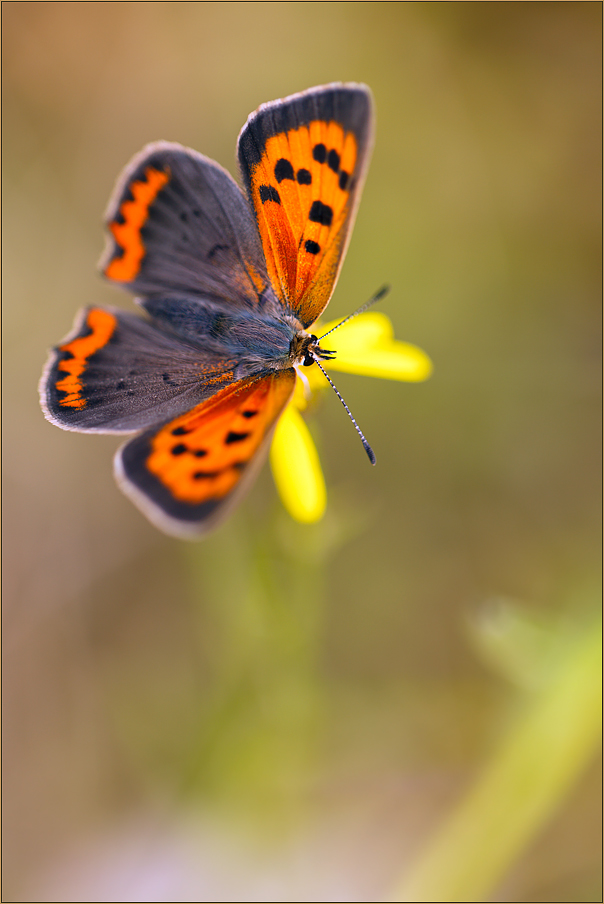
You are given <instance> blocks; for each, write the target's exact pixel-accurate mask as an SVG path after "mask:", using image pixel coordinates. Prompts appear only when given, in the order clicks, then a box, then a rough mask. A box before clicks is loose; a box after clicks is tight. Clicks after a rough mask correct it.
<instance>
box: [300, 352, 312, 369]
mask: <svg viewBox="0 0 604 904" xmlns="http://www.w3.org/2000/svg"><path fill="white" fill-rule="evenodd" d="M314 363H315V359H314V357H313V356H312V355H311V354H310V352H306V354H305V356H304V361H303V362H302V366H303V367H310V366H311V364H314Z"/></svg>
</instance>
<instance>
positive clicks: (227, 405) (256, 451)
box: [115, 369, 295, 537]
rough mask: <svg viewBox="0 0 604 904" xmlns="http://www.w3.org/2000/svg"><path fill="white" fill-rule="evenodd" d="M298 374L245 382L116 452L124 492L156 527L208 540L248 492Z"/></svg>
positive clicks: (289, 371)
mask: <svg viewBox="0 0 604 904" xmlns="http://www.w3.org/2000/svg"><path fill="white" fill-rule="evenodd" d="M294 383H295V372H294V370H293V369H287V370H282V371H278V372H275V373H272V374H268V375H265V376H261V377H248V378H246V379H245V380H241V381H239V382H237V383H233V384H232V385H231V386H228V387H225V388H224V389H222V390H221V391H220V392H218V393H217V394H216V395H214V396H212V397H211V398H209V399H207V401H205V402H202V403H201V404H200V405H197V406H196V407H195V408H193V409H192V410H191V411H188V412H187V413H186V414H182V415H180V416H179V417H176V418H173V419H172V420H170V421H168V422H167V423H164V424H163V425H162V426H161V427H159V428H155V429H150V430H147V431H145V432H144V433H141V434H139V435H138V436H136V437H135V438H134V439H132V440H130V441H129V442H128V443H126V445H124V446H122V448H121V449H119V450H118V453H117V455H116V458H115V473H116V477H117V479H118V482H119V483H120V485H121V487H122V489H123V490H124V492H125V493H126V495H127V496H129V497H130V498H131V499H132V500H133V502H134V503H135V504H136V505H137V506H138V507H139V508H140V509H141V510H142V511H143V512H144V514H145V515H147V517H148V518H149V519H150V520H151V521H152V522H153V523H154V524H156V525H157V526H158V527H160V528H161V529H162V530H164V531H166V532H167V533H171V534H174V535H175V536H183V537H194V536H199V535H200V534H203V533H205V532H206V531H207V530H208V529H209V528H210V527H214V526H215V524H216V522H217V521H218V520H220V518H221V517H222V516H223V515H224V514H225V513H226V512H227V511H228V510H229V509H230V507H231V505H232V504H233V503H234V502H235V501H237V500H238V499H239V497H240V495H241V493H242V492H243V490H244V489H246V488H247V486H248V485H249V483H250V481H251V479H252V478H253V477H254V476H255V474H256V471H257V469H258V468H259V467H260V465H261V464H262V462H263V460H264V454H263V453H264V452H265V451H266V449H267V446H268V440H269V439H270V436H271V433H272V430H273V427H274V426H275V424H276V422H277V419H278V417H279V415H280V414H281V412H282V411H283V409H284V408H285V406H286V405H287V403H288V401H289V399H290V398H291V394H292V392H293V389H294Z"/></svg>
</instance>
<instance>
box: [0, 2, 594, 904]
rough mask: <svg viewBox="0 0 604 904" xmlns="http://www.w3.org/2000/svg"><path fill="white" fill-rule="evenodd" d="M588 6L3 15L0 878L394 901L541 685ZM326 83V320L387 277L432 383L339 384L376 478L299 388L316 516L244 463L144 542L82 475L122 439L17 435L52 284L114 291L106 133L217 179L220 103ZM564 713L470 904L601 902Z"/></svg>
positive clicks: (585, 747) (586, 80)
mask: <svg viewBox="0 0 604 904" xmlns="http://www.w3.org/2000/svg"><path fill="white" fill-rule="evenodd" d="M601 16H602V9H601V4H599V3H590V2H586V3H582V2H578V3H564V2H563V3H548V2H545V3H522V2H520V3H511V4H507V3H381V2H376V3H364V2H360V3H348V2H343V3H296V2H294V3H253V2H251V3H179V2H176V3H145V2H143V3H52V2H51V3H13V2H5V3H3V5H2V24H3V51H4V53H3V75H4V79H3V91H4V94H3V100H4V123H3V124H4V130H3V138H4V180H3V188H4V194H3V201H4V231H3V238H4V259H3V260H4V284H3V288H4V293H3V299H4V305H3V308H4V423H5V429H4V526H5V530H4V556H5V558H4V632H3V637H4V682H3V694H4V697H3V699H4V732H3V741H4V795H3V803H4V858H5V859H4V900H27V899H29V900H39V901H42V900H80V901H81V900H133V901H141V900H212V901H216V900H225V901H228V900H258V901H262V900H264V901H267V900H298V901H300V900H318V901H325V900H327V901H332V900H333V901H339V900H341V901H350V900H385V899H386V898H387V897H388V896H389V895H394V896H396V894H397V893H396V892H395V891H393V890H394V889H395V888H396V887H397V883H400V882H403V884H404V882H405V881H406V879H405V877H408V876H409V875H410V874H411V873H412V872H413V869H414V867H415V866H416V865H417V864H418V862H419V861H420V860H421V858H422V856H424V854H425V851H426V850H429V849H430V846H431V844H432V841H431V839H433V837H434V834H435V833H436V832H437V831H438V830H439V827H440V826H442V825H443V820H445V819H446V816H447V814H449V813H450V812H451V811H452V810H453V811H454V810H455V808H456V807H457V806H459V805H460V802H463V801H464V800H466V799H467V798H466V795H467V794H468V793H469V789H471V788H472V787H473V785H474V782H475V781H477V780H478V777H479V776H480V775H482V774H483V773H484V770H485V769H487V770H488V768H489V764H490V763H492V762H494V761H496V760H497V757H499V756H505V743H506V738H509V737H510V736H511V735H513V734H514V731H515V730H516V728H515V726H516V725H517V724H518V723H517V720H518V719H522V718H523V717H524V716H523V714H526V713H527V712H528V713H530V712H532V709H531V707H535V706H536V707H537V708H538V707H539V705H540V703H539V701H540V700H541V699H542V698H541V697H540V696H539V695H540V694H548V693H550V692H552V693H555V687H561V688H562V687H563V686H566V685H567V684H568V686H570V683H572V682H571V679H570V678H568V681H567V678H566V677H565V676H567V675H570V673H571V672H572V671H573V668H574V666H573V665H572V662H574V661H575V660H572V657H571V658H570V659H569V657H568V655H567V653H568V649H569V647H568V644H571V642H572V643H576V644H577V645H578V647H577V648H578V649H579V650H580V649H581V643H583V638H584V637H588V636H589V632H590V630H591V628H590V625H591V624H592V620H593V618H594V614H595V612H596V611H597V609H598V607H599V601H600V549H601V536H600V518H601V513H600V512H601V510H600V498H601V489H600V435H601V421H600V410H601V399H600V368H601V362H600V335H601V325H600V294H601V292H600V290H601V180H600V174H601V115H600V109H601V26H602V22H601ZM335 80H343V81H362V82H365V83H367V84H368V85H369V86H370V87H371V89H372V91H373V94H374V97H375V102H376V108H377V136H376V145H375V151H374V154H373V159H372V163H371V166H370V170H369V175H368V179H367V183H366V187H365V190H364V196H363V199H362V202H361V206H360V209H359V214H358V218H357V223H356V226H355V231H354V234H353V237H352V241H351V244H350V247H349V251H348V256H347V260H346V262H345V265H344V267H343V270H342V275H341V277H340V281H339V284H338V287H337V290H336V292H335V295H334V298H333V300H332V302H331V305H330V308H329V312H328V314H329V317H336V316H339V315H341V316H344V315H345V314H347V313H349V312H350V311H351V310H353V309H354V308H356V307H357V306H359V305H360V304H362V303H363V302H364V301H365V300H366V299H367V298H369V297H370V295H371V294H372V293H373V292H374V291H375V290H376V289H377V288H378V287H379V286H381V285H382V284H383V283H384V282H388V283H390V284H391V286H392V291H391V293H390V295H389V296H388V298H387V299H386V300H385V301H384V302H383V304H382V306H381V309H382V310H383V311H385V313H387V314H388V315H389V316H390V317H391V319H392V321H393V323H394V325H395V330H396V334H397V337H398V338H399V339H403V340H407V341H410V342H413V343H415V344H417V345H419V346H421V347H422V348H424V349H425V350H426V351H427V352H428V354H429V355H430V356H431V358H432V360H433V361H434V365H435V370H434V374H433V377H432V378H431V379H430V380H429V381H428V382H427V383H425V384H420V385H412V384H403V383H388V382H385V381H377V380H370V379H366V378H361V377H355V376H348V375H338V378H337V382H338V386H339V388H340V390H341V392H342V393H343V395H344V396H345V398H346V399H347V401H348V403H349V405H350V406H351V407H352V410H353V412H354V414H355V417H356V418H357V420H358V421H359V423H360V424H361V426H362V428H363V430H364V432H365V433H366V435H367V437H368V439H369V440H370V442H371V444H372V445H373V447H374V449H375V451H376V454H377V458H378V466H377V467H376V468H375V469H372V468H370V467H369V466H368V465H367V461H366V458H365V455H364V454H363V451H362V449H361V447H360V444H359V443H358V440H357V438H356V436H355V435H354V431H353V429H352V427H351V425H350V423H349V422H348V420H347V418H346V417H345V415H344V413H343V412H342V411H341V409H340V405H339V403H338V402H337V400H336V399H335V398H333V397H328V396H327V395H325V398H323V399H322V403H321V406H320V408H319V409H318V410H317V411H316V413H315V414H314V415H313V417H312V419H311V421H310V424H311V429H312V430H313V434H314V436H315V438H316V441H317V444H318V446H319V448H320V451H321V456H322V461H323V465H324V469H325V474H326V478H327V481H328V488H329V496H330V500H329V509H328V513H327V515H326V516H325V519H324V521H323V522H322V523H320V524H318V525H316V526H313V527H302V526H300V525H296V524H294V523H293V522H291V521H290V519H289V518H288V516H287V515H286V514H285V512H284V511H283V509H282V507H281V505H280V503H279V501H278V499H277V497H276V494H275V491H274V488H273V486H272V483H271V478H270V474H269V471H268V468H266V469H265V471H264V472H263V474H262V476H261V478H260V480H259V481H258V482H257V485H256V486H255V488H254V489H253V491H252V493H251V494H250V496H249V497H248V498H247V500H246V502H245V503H244V504H243V505H242V506H241V508H240V510H239V511H237V512H236V513H235V514H234V515H233V517H232V518H231V520H230V521H229V522H228V523H227V524H225V525H224V526H223V527H222V528H221V529H220V530H219V531H218V532H217V533H216V534H215V535H213V536H211V537H209V538H208V539H207V540H205V541H203V542H201V543H186V542H182V541H177V540H174V539H170V538H167V537H164V536H163V535H162V534H160V533H159V532H158V531H156V530H155V529H154V528H153V527H151V526H150V525H149V524H148V523H147V522H146V521H145V520H144V518H143V517H142V516H141V515H140V514H139V513H138V512H137V511H136V510H135V509H134V508H133V506H132V505H131V504H130V503H129V502H128V501H127V500H126V499H125V497H123V496H122V494H121V493H120V492H119V491H118V489H117V488H116V486H115V484H114V481H113V477H112V473H111V458H112V455H113V452H114V450H115V449H116V448H117V445H118V440H117V438H115V437H101V436H84V435H76V434H68V433H64V432H62V431H60V430H58V429H56V428H55V427H53V426H51V425H50V424H48V423H47V422H46V421H45V420H44V418H43V416H42V414H41V411H40V409H39V405H38V400H37V391H36V386H37V381H38V378H39V374H40V372H41V369H42V366H43V363H44V361H45V358H46V354H47V349H48V348H49V347H50V346H52V345H53V344H55V343H57V342H58V341H59V340H60V339H61V338H62V337H63V336H64V335H65V334H66V333H67V332H68V330H69V329H70V327H71V323H72V321H73V318H74V315H75V313H76V310H77V309H78V308H79V307H81V306H82V305H85V304H118V305H122V306H123V307H125V308H127V309H131V307H132V302H131V299H129V298H128V297H127V296H126V295H125V294H123V293H120V292H119V291H118V290H116V289H115V288H112V287H111V286H109V285H107V284H105V283H104V282H103V281H102V280H101V279H100V277H99V276H98V275H97V273H96V271H95V267H96V262H97V260H98V257H99V255H100V253H101V250H102V248H103V244H104V239H103V233H102V228H101V217H102V212H103V210H104V207H105V205H106V203H107V200H108V197H109V194H110V191H111V188H112V186H113V183H114V180H115V179H116V177H117V176H118V174H119V173H120V171H121V169H122V167H123V166H124V165H125V164H126V163H127V161H128V160H129V158H130V157H131V156H132V154H134V153H135V152H137V151H138V150H139V149H140V148H141V147H142V146H143V145H144V144H145V143H147V142H148V141H151V140H154V139H158V138H165V139H168V140H172V141H179V142H181V143H183V144H186V145H189V146H191V147H194V148H196V149H198V150H200V151H201V152H203V153H204V154H206V155H208V156H210V157H212V158H214V159H216V160H218V161H219V162H220V163H221V164H223V165H224V166H226V167H227V168H229V169H230V171H231V172H233V173H234V172H235V167H234V148H235V141H236V137H237V134H238V131H239V129H240V128H241V126H242V125H243V123H244V122H245V119H246V117H247V115H248V114H249V113H250V112H251V111H252V110H254V109H255V108H256V107H257V106H258V105H259V104H260V103H262V102H265V101H268V100H272V99H275V98H277V97H283V96H285V95H287V94H289V93H292V92H294V91H300V90H303V89H305V88H308V87H311V86H313V85H318V84H321V83H325V82H329V81H335ZM573 649H574V648H573ZM581 659H582V657H581V656H579V660H581ZM571 660H572V662H571ZM582 661H585V659H584V657H583V660H582ZM569 663H570V665H569ZM573 674H574V673H573ZM552 676H558V677H557V679H556V680H558V684H557V685H556V684H555V681H554V678H553V677H552ZM560 676H561V677H560ZM592 676H593V673H590V674H589V675H588V678H587V685H589V683H590V682H591V678H592ZM571 677H572V676H571ZM552 681H554V684H552V683H551V682H552ZM554 685H555V687H554ZM552 687H554V691H552ZM584 690H585V687H584V686H582V685H580V686H579V693H578V698H577V705H576V706H575V707H573V706H571V707H570V712H571V713H573V714H574V713H575V712H576V713H577V717H578V718H579V717H581V715H582V714H581V705H580V702H581V701H582V700H584V699H585V694H584ZM573 699H574V698H573ZM583 715H584V717H585V721H586V724H591V721H590V720H591V719H592V713H591V710H589V711H587V710H586V712H585V713H583ZM557 718H558V717H553V719H554V721H556V719H557ZM531 724H533V723H531ZM535 724H536V723H535ZM555 727H556V728H557V731H558V732H559V734H560V737H566V738H567V737H568V736H571V737H573V738H574V737H577V738H578V737H580V736H581V737H582V735H580V732H579V730H578V729H576V726H575V725H574V723H573V721H572V719H571V721H570V722H566V721H565V722H564V724H557V725H556V726H555ZM575 729H576V730H575ZM587 734H588V736H589V737H588V740H587V741H585V743H584V744H583V743H582V742H581V743H579V742H577V743H578V746H579V747H580V748H581V749H580V751H579V755H578V756H577V757H576V758H575V760H576V761H575V760H572V758H570V759H569V758H565V757H566V755H565V754H564V755H562V754H561V755H560V756H561V758H562V759H563V760H564V762H565V763H567V764H568V763H570V765H569V766H568V769H567V771H568V773H569V776H568V778H567V780H565V781H563V780H562V779H560V780H559V781H558V782H557V784H556V782H554V790H553V791H552V792H551V794H550V795H549V797H548V801H547V805H546V806H545V810H544V814H545V815H543V817H542V818H541V819H538V820H537V821H536V823H535V825H534V827H533V829H532V830H530V831H524V834H523V828H522V826H518V827H517V828H514V827H513V830H512V835H514V837H515V838H516V839H517V843H516V850H515V853H514V854H513V856H512V855H510V856H509V857H508V861H507V862H505V863H504V864H502V866H501V867H500V868H499V870H497V869H495V870H493V873H492V875H491V876H490V878H488V879H487V880H486V884H485V887H484V890H483V891H482V892H481V893H480V895H483V896H485V897H487V899H493V900H501V901H552V900H556V901H578V900H581V901H596V900H601V897H600V895H601V891H600V859H599V858H600V852H601V819H600V799H601V790H600V770H599V767H598V763H597V762H596V760H595V756H594V753H595V749H594V742H593V741H592V740H590V739H589V738H591V735H590V733H589V731H588V732H587ZM539 737H541V738H542V737H543V736H542V735H539ZM527 743H529V742H527ZM531 745H533V741H530V743H529V747H530V749H529V750H528V753H527V756H526V757H524V756H523V757H521V758H520V759H521V761H522V762H521V764H520V767H519V768H520V770H521V771H522V769H523V768H524V765H523V763H524V761H525V760H526V762H528V760H529V759H530V756H529V754H531V752H532V753H534V754H539V756H541V754H540V752H539V747H538V744H537V746H535V745H533V746H531ZM557 749H558V748H557V747H556V744H553V745H549V746H548V745H546V747H545V754H546V758H547V761H548V762H549V759H550V755H551V757H552V758H553V759H554V760H555V758H556V751H557ZM560 749H561V748H560ZM502 751H504V752H503V753H502ZM569 756H570V755H569ZM571 760H572V762H571ZM544 762H545V760H544ZM495 784H496V791H495V793H494V794H493V795H491V797H489V802H488V805H487V806H486V808H485V809H486V812H484V813H483V814H482V815H483V816H484V818H485V820H486V821H485V825H484V827H483V826H482V823H480V822H479V821H477V822H476V827H477V830H479V834H480V836H481V837H482V839H483V842H482V843H483V844H484V845H485V846H486V847H487V848H488V846H489V845H491V847H492V849H493V850H498V845H499V840H498V836H497V831H496V827H497V825H498V818H499V817H498V813H499V810H498V808H499V807H500V806H504V805H505V802H506V801H507V800H508V799H509V796H508V789H507V787H504V785H503V783H502V782H499V783H497V782H496V783H495ZM532 787H533V783H532V781H531V780H530V779H529V781H528V784H527V785H526V788H523V792H522V793H523V795H525V796H530V789H531V788H532ZM527 788H528V789H529V790H528V791H527V790H526V789H527ZM497 789H498V790H497ZM498 794H500V795H501V799H500V800H499V799H498ZM512 809H513V810H514V812H516V811H515V808H512ZM489 827H490V828H489ZM525 829H526V826H525ZM487 853H488V852H487ZM483 855H485V851H481V850H479V849H468V848H466V849H465V850H462V851H459V852H457V855H456V856H457V860H458V861H464V860H466V861H467V862H468V864H469V866H470V867H472V858H477V861H480V860H481V859H482V857H483ZM504 859H505V858H504ZM435 869H436V871H437V872H438V869H439V868H437V867H435ZM445 873H446V871H445V870H444V867H443V876H444V877H445V880H446V875H445ZM418 881H419V880H418ZM446 887H447V886H446V881H445V889H446ZM415 894H416V895H419V894H420V893H419V892H417V890H416V891H415ZM426 894H428V893H427V892H426ZM28 895H29V896H30V897H29V898H28V897H27V896H28ZM460 895H461V897H459V898H455V897H454V893H453V892H452V891H451V892H450V893H449V894H447V892H446V890H445V891H444V892H443V896H442V897H440V898H436V897H428V898H427V899H428V900H473V898H472V897H471V896H470V892H469V891H465V892H464V891H462V892H460ZM480 895H479V897H480ZM397 899H398V900H401V897H398V898H397ZM420 899H421V898H420V897H419V896H418V897H415V898H414V900H420Z"/></svg>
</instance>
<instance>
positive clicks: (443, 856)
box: [391, 625, 602, 902]
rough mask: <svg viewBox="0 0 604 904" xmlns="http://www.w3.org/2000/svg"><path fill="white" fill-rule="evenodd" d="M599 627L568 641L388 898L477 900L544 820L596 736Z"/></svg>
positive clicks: (581, 765)
mask: <svg viewBox="0 0 604 904" xmlns="http://www.w3.org/2000/svg"><path fill="white" fill-rule="evenodd" d="M601 661H602V654H601V631H600V627H599V625H596V626H595V627H592V629H591V630H590V631H588V632H586V634H585V635H583V636H582V637H581V638H580V640H579V641H578V642H577V643H575V644H573V646H572V648H571V649H570V650H569V651H568V655H567V657H566V658H565V660H564V661H563V662H562V663H561V664H560V668H559V670H557V671H556V674H555V677H554V680H553V681H552V683H551V684H550V685H549V686H548V687H547V688H546V689H545V690H544V691H542V692H541V693H540V694H539V695H538V696H537V698H533V699H532V700H531V702H530V703H529V704H528V705H527V706H526V707H525V709H524V710H523V712H522V713H521V715H520V716H519V718H518V719H517V721H516V723H515V724H514V725H513V726H512V728H511V730H510V732H509V734H508V735H507V737H506V738H504V740H503V742H502V744H501V746H500V748H499V750H498V751H497V752H496V753H495V755H494V757H493V759H492V761H491V762H490V764H488V765H487V767H486V769H485V771H484V773H483V774H482V776H481V777H480V778H479V779H478V781H477V782H476V784H475V785H474V787H473V788H471V789H470V791H469V792H468V793H467V794H466V796H465V797H464V798H463V800H462V801H461V802H460V803H459V805H458V806H457V807H456V809H454V811H453V812H452V813H451V814H450V815H449V817H448V818H447V819H446V820H445V822H444V824H443V825H442V826H441V828H440V829H439V830H438V831H437V832H436V834H435V836H434V837H433V838H432V839H431V841H429V843H428V845H427V846H426V848H425V849H424V850H423V852H422V853H421V854H420V856H419V859H418V860H417V862H416V863H415V864H414V866H413V868H412V869H411V870H410V872H409V873H408V874H407V875H406V876H405V877H404V878H403V880H402V881H401V882H400V883H399V885H398V887H397V888H396V889H395V892H394V895H393V896H392V898H391V900H393V901H418V902H420V901H484V900H488V898H489V896H490V895H492V894H493V893H494V892H495V890H496V888H497V886H498V884H499V883H500V882H501V880H502V878H503V877H504V876H505V874H506V872H507V871H508V870H509V868H510V867H511V866H512V864H513V863H514V862H515V861H516V860H517V858H518V857H519V856H520V854H521V853H522V852H523V851H524V850H525V848H526V847H527V845H528V844H529V843H530V842H531V841H532V839H533V838H534V837H535V835H536V834H537V832H539V830H540V829H541V828H542V827H543V826H544V825H545V824H546V823H547V821H548V820H549V819H550V818H551V816H552V814H553V813H554V812H555V810H556V808H557V807H558V806H559V805H560V803H561V802H562V801H563V799H564V797H565V795H566V794H567V793H568V792H569V790H570V788H571V787H572V785H573V783H574V782H575V781H576V780H577V779H578V778H579V776H580V774H581V772H582V770H583V769H584V768H585V766H586V765H587V764H588V763H589V761H590V759H591V758H592V757H593V755H594V753H595V751H596V749H597V745H598V743H599V739H600V737H601V729H600V723H601V687H602V684H601Z"/></svg>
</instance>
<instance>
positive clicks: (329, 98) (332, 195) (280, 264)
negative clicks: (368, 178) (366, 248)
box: [238, 84, 373, 327]
mask: <svg viewBox="0 0 604 904" xmlns="http://www.w3.org/2000/svg"><path fill="white" fill-rule="evenodd" d="M372 138H373V124H372V103H371V94H370V92H369V89H368V88H366V87H365V86H364V85H343V84H334V85H326V86H324V87H321V88H313V89H311V90H309V91H304V92H303V93H301V94H294V95H292V96H291V97H288V98H285V99H284V100H279V101H273V102H272V103H268V104H263V105H262V106H261V107H260V108H259V109H258V110H257V111H256V112H255V113H252V115H251V116H250V117H249V119H248V121H247V123H246V125H245V126H244V127H243V129H242V131H241V134H240V135H239V141H238V156H239V165H240V170H241V174H242V178H243V182H244V185H245V188H246V190H247V192H248V196H249V199H250V202H251V204H252V207H253V209H254V211H255V213H256V218H257V220H258V228H259V231H260V238H261V241H262V247H263V249H264V256H265V258H266V264H267V269H268V274H269V276H270V279H271V281H272V283H273V287H274V288H275V291H276V292H277V294H278V295H279V297H280V298H281V299H282V300H283V301H284V302H285V303H286V304H287V305H288V306H289V307H290V308H291V309H292V310H293V311H294V312H295V313H296V315H297V316H298V319H299V320H300V321H301V323H302V324H303V326H305V327H308V326H310V325H311V324H312V323H313V322H314V321H315V320H316V319H317V317H318V316H319V315H320V314H321V312H322V311H323V309H324V308H325V306H326V305H327V302H328V301H329V298H330V296H331V293H332V291H333V288H334V285H335V282H336V279H337V276H338V272H339V269H340V266H341V263H342V260H343V257H344V254H345V251H346V246H347V243H348V238H349V236H350V231H351V228H352V224H353V220H354V215H355V212H356V207H357V205H358V202H359V198H360V193H361V188H362V185H363V180H364V177H365V172H366V169H367V164H368V162H369V155H370V151H371V144H372Z"/></svg>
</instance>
